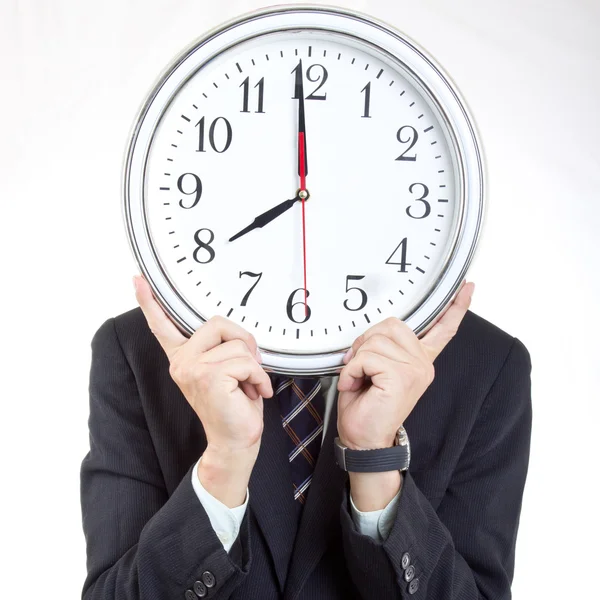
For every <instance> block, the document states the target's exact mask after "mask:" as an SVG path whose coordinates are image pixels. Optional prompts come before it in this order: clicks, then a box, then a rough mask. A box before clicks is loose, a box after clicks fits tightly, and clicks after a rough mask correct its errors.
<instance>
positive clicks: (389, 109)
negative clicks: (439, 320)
mask: <svg viewBox="0 0 600 600" xmlns="http://www.w3.org/2000/svg"><path fill="white" fill-rule="evenodd" d="M316 12H317V13H321V11H316ZM323 14H327V16H328V17H329V18H333V21H332V23H338V26H339V29H337V30H336V29H335V28H333V27H332V26H331V25H330V29H328V30H323V29H320V28H317V27H310V26H308V25H305V26H303V27H297V28H291V29H287V28H286V29H284V30H281V29H279V27H283V25H284V23H282V22H281V18H282V17H283V16H285V17H287V18H289V17H290V16H292V15H291V14H289V13H285V14H284V15H279V17H280V20H279V24H278V23H277V21H276V22H272V23H271V25H270V26H263V28H262V29H261V28H260V27H258V31H256V30H254V32H253V35H250V32H248V33H247V35H245V36H241V38H240V37H239V31H236V27H230V28H226V29H224V30H223V31H222V32H221V33H220V34H217V35H216V36H213V37H212V38H210V40H209V42H210V41H212V42H214V41H215V40H217V41H218V40H219V37H224V36H225V37H226V36H227V35H229V36H231V35H234V34H236V35H237V36H238V37H234V43H231V42H230V41H229V40H221V46H222V47H221V48H220V50H219V49H218V48H217V51H215V52H214V53H213V54H212V55H211V56H210V57H208V56H204V59H200V58H199V57H195V54H196V53H197V52H200V51H201V50H203V49H204V50H205V51H206V48H204V46H203V45H202V44H200V45H198V46H197V47H195V49H193V51H191V52H188V53H187V55H186V58H185V59H184V60H179V62H178V63H177V64H175V65H174V66H173V67H172V68H171V69H170V70H168V71H167V74H166V76H165V78H166V79H165V78H163V83H165V85H164V86H161V88H160V89H159V90H156V89H155V92H154V94H152V95H151V96H150V98H149V100H148V101H147V103H146V106H145V107H144V109H143V111H142V115H141V116H140V118H139V119H138V127H137V129H136V131H135V132H134V135H133V137H132V144H131V147H130V152H129V158H131V156H132V154H134V153H135V151H137V153H138V154H139V155H141V157H140V158H139V165H138V166H139V170H138V169H135V164H134V163H133V162H131V161H129V162H128V163H127V165H126V167H127V169H126V214H127V216H128V217H129V219H130V214H131V212H132V211H131V207H132V201H131V183H132V180H133V179H136V178H137V179H136V181H137V187H136V190H137V191H136V193H135V194H134V196H135V198H137V199H138V200H139V204H138V205H136V206H137V209H136V211H134V212H135V214H136V215H137V217H138V218H139V222H140V226H139V227H138V232H137V235H136V231H135V226H134V223H133V221H131V220H129V219H128V225H129V228H128V231H129V233H130V240H131V242H132V246H133V248H134V252H135V253H136V257H137V258H138V260H139V262H140V265H141V267H142V268H143V269H144V270H145V271H147V273H146V276H147V278H148V279H149V281H150V283H151V284H154V285H153V288H154V289H155V292H156V293H155V295H156V296H157V297H158V299H159V300H160V301H161V303H162V304H163V306H164V307H165V308H166V309H167V310H168V312H169V313H170V314H171V315H172V316H173V317H174V319H175V320H176V322H178V323H179V324H180V325H181V326H182V327H183V328H184V329H187V330H188V331H190V332H191V331H193V330H194V329H195V328H196V327H197V326H199V325H200V324H201V323H202V322H203V321H205V320H207V319H209V318H210V317H212V316H214V315H222V316H224V317H227V318H229V319H231V320H233V321H234V322H236V323H238V324H240V325H241V326H242V327H244V328H246V329H247V330H248V331H250V332H251V333H252V334H253V335H254V336H255V338H256V339H257V342H258V344H259V346H260V347H261V349H263V351H264V354H265V355H266V357H267V361H266V362H267V365H268V363H269V360H270V358H269V357H272V361H271V362H272V366H273V367H274V369H275V370H282V371H285V370H289V369H291V370H294V371H303V370H304V369H305V367H303V366H301V365H302V364H304V365H306V364H308V363H307V362H306V361H304V363H302V359H303V358H309V359H310V358H313V359H314V358H315V357H319V356H320V357H321V359H318V358H317V361H316V362H314V361H312V362H310V365H311V366H309V367H307V368H308V369H309V370H317V371H323V370H326V369H328V368H329V369H331V368H332V367H334V366H335V365H336V364H337V365H339V364H340V363H341V355H343V352H344V351H345V349H346V348H348V347H349V346H350V345H351V344H352V342H353V341H354V340H355V339H356V337H357V336H358V335H360V334H361V333H362V332H364V331H365V330H366V329H367V328H368V327H370V326H371V325H373V324H375V323H377V322H378V321H381V320H383V319H385V318H386V317H389V316H395V317H399V318H401V319H403V320H408V319H409V318H410V317H411V315H415V313H416V311H418V309H419V308H422V307H423V305H424V303H425V301H427V300H428V299H429V300H431V297H432V295H433V293H434V291H435V290H436V288H437V287H439V284H440V281H441V280H442V279H443V277H444V275H445V274H447V272H448V270H449V267H450V265H451V263H452V259H453V258H454V259H456V257H455V255H456V250H457V240H458V238H459V233H460V231H461V226H462V225H464V221H465V213H466V211H465V209H466V207H467V205H468V202H467V200H468V197H466V196H465V181H464V172H463V171H464V167H465V157H464V155H463V153H461V147H460V144H458V143H457V138H456V130H455V128H453V127H452V123H451V122H450V121H449V120H448V116H447V114H446V112H445V111H444V106H441V105H440V102H439V98H437V97H436V96H435V95H434V94H433V92H432V90H431V89H430V88H429V87H428V86H426V85H425V83H424V82H423V81H422V79H420V78H419V76H418V73H416V72H415V71H414V68H411V67H410V65H407V63H406V62H403V61H401V60H400V59H399V57H398V56H397V55H393V54H390V52H389V51H388V49H386V48H385V47H384V45H383V44H381V43H379V44H376V43H374V41H372V40H371V41H369V40H367V39H365V37H364V36H363V37H357V36H356V35H352V32H350V31H347V30H345V29H346V28H345V27H342V23H346V21H348V16H347V15H342V14H337V15H335V14H330V13H323ZM267 16H270V17H271V18H273V16H274V15H267ZM275 16H277V15H275ZM304 18H306V17H305V16H304ZM336 19H337V20H336ZM298 20H301V19H300V17H299V16H298V15H296V21H298ZM294 22H295V21H294V19H292V20H291V21H290V23H292V24H293V23H294ZM369 27H371V28H373V27H372V26H369ZM255 29H256V25H255ZM388 35H391V34H388ZM205 45H206V44H205ZM184 67H185V68H184ZM170 78H173V79H174V81H175V83H174V82H173V81H171V82H170V87H169V85H166V84H168V83H169V81H170ZM299 81H301V83H302V85H303V94H302V100H303V102H301V97H300V92H299V88H298V82H299ZM162 88H168V89H169V93H168V96H167V95H166V93H164V90H163V89H162ZM161 90H162V91H163V93H164V94H163V95H164V96H165V97H164V98H162V99H160V100H159V99H158V98H159V96H160V91H161ZM302 104H303V106H301V105H302ZM302 110H303V111H304V127H303V130H304V132H305V133H304V136H305V137H304V142H305V153H306V154H305V156H304V158H303V159H300V157H299V141H298V140H299V135H298V134H299V121H300V113H301V111H302ZM140 125H142V126H145V127H146V128H147V129H148V131H149V134H148V135H147V136H146V137H145V139H142V138H141V137H140V136H139V135H138V132H139V130H141V129H143V127H140ZM300 160H304V163H303V164H304V165H305V172H306V178H305V189H306V191H307V192H308V194H309V196H308V199H306V200H301V199H298V196H297V192H298V190H299V188H300V187H301V185H300V183H301V180H300V173H299V172H300V171H302V166H301V165H300V164H299V163H300ZM128 186H129V187H128ZM294 199H295V200H294ZM287 200H290V202H288V203H287V204H282V203H284V202H285V201H287ZM480 200H481V198H480V197H479V196H476V197H475V202H476V203H479V202H480ZM471 204H473V201H472V202H471ZM280 205H281V206H280ZM276 207H279V208H276ZM284 208H285V210H283V209H284ZM270 209H275V210H276V211H277V213H278V215H277V216H276V217H274V218H273V217H272V213H267V211H269V210H270ZM265 213H267V214H266V215H265ZM269 215H271V216H269ZM479 216H480V215H479ZM471 220H473V217H471ZM256 225H261V226H256ZM477 230H478V219H477ZM142 231H143V234H144V235H143V236H141V235H140V232H142ZM142 237H143V238H144V240H142V239H141V238H142ZM476 237H477V236H476V235H474V234H473V233H471V236H470V239H469V240H467V246H468V248H467V252H466V253H464V257H463V258H462V259H460V258H459V259H458V264H455V266H454V270H455V274H454V278H453V279H454V280H453V281H452V282H451V284H450V283H447V284H446V289H445V291H444V293H443V294H439V298H438V301H437V306H436V307H435V308H436V309H437V310H438V312H439V310H441V309H442V308H443V303H444V301H446V302H447V300H448V296H449V295H450V293H451V292H452V291H455V290H456V286H457V284H458V283H460V278H461V275H462V272H463V271H464V269H465V268H466V263H467V262H468V260H470V257H471V254H472V250H473V244H474V239H475V238H476ZM232 238H234V239H232ZM144 245H145V255H146V256H147V258H146V259H144V256H143V255H144V252H140V247H142V246H144ZM465 257H466V258H465ZM305 282H306V286H305ZM453 286H454V287H453ZM182 307H184V309H182ZM431 315H432V309H431V308H430V309H429V315H427V316H429V317H431ZM423 323H424V321H423V320H421V323H420V324H419V325H421V326H423ZM324 356H328V358H324ZM331 357H334V358H333V360H332V358H331ZM294 358H296V359H298V360H296V362H294ZM288 359H291V362H290V360H288ZM282 361H283V362H282Z"/></svg>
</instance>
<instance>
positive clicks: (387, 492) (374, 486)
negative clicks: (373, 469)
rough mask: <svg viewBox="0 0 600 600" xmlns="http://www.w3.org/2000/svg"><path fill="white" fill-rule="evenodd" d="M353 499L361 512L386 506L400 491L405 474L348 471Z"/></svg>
mask: <svg viewBox="0 0 600 600" xmlns="http://www.w3.org/2000/svg"><path fill="white" fill-rule="evenodd" d="M348 478H349V481H350V491H351V493H352V501H353V502H354V505H355V506H356V508H357V509H358V510H360V511H361V512H370V511H374V510H381V509H383V508H385V507H386V506H387V505H388V504H389V503H390V501H391V500H392V498H394V496H395V495H396V494H397V493H398V492H399V491H400V489H401V487H402V482H403V475H402V473H401V472H400V471H382V472H379V473H355V472H350V473H348Z"/></svg>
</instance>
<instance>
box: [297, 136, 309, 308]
mask: <svg viewBox="0 0 600 600" xmlns="http://www.w3.org/2000/svg"><path fill="white" fill-rule="evenodd" d="M298 155H299V157H300V191H304V192H306V164H305V157H304V132H303V131H300V132H299V133H298ZM301 201H302V254H303V258H304V316H305V317H307V318H308V302H307V292H306V214H305V210H304V202H305V198H301Z"/></svg>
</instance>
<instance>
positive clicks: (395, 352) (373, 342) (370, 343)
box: [355, 333, 414, 362]
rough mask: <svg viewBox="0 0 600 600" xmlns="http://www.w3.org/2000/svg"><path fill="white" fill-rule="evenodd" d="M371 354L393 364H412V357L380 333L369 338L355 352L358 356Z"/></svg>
mask: <svg viewBox="0 0 600 600" xmlns="http://www.w3.org/2000/svg"><path fill="white" fill-rule="evenodd" d="M365 351H366V352H373V353H375V354H379V355H381V356H385V357H386V358H389V359H390V360H393V361H395V362H413V361H414V357H413V356H412V355H411V354H410V353H409V352H407V351H406V350H405V349H404V348H403V347H402V346H400V345H399V344H397V343H396V342H395V341H394V340H392V339H390V338H389V337H387V336H386V335H383V334H381V333H375V334H373V335H372V336H370V337H369V339H367V340H366V341H365V342H364V343H363V344H362V345H361V346H360V347H359V348H358V350H357V351H356V355H355V356H358V355H359V354H360V353H361V352H365Z"/></svg>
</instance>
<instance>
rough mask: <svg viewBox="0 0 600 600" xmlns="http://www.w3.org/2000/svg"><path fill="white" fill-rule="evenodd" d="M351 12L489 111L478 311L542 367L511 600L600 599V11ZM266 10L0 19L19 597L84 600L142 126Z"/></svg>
mask: <svg viewBox="0 0 600 600" xmlns="http://www.w3.org/2000/svg"><path fill="white" fill-rule="evenodd" d="M339 2H340V4H341V5H343V6H346V7H350V8H355V9H358V10H361V11H364V12H367V13H370V14H372V15H374V16H376V17H379V18H382V19H384V20H386V21H388V22H389V23H391V24H393V25H395V26H396V27H398V28H399V29H400V30H401V31H403V32H405V33H406V34H407V35H409V36H410V37H412V38H413V39H414V40H416V41H417V42H418V43H420V44H421V45H422V46H424V47H425V48H426V49H427V50H428V51H429V52H431V53H432V54H433V56H434V57H436V58H437V60H438V61H439V62H440V63H441V64H442V65H443V67H444V68H445V69H446V70H447V71H448V72H449V73H450V75H451V76H452V78H453V79H454V81H455V82H456V84H457V85H458V87H459V89H460V90H461V91H462V93H463V95H464V96H465V98H466V99H467V102H468V104H469V106H470V108H471V110H472V112H473V114H474V117H475V120H476V122H477V125H478V127H479V130H480V132H481V136H482V141H483V145H484V149H485V153H486V157H487V165H488V175H489V180H488V181H489V195H488V200H489V208H488V215H487V219H486V223H485V228H484V230H483V237H482V241H481V245H480V247H479V250H478V254H477V256H476V260H475V262H474V263H473V266H472V269H471V271H470V276H469V277H468V279H469V280H473V281H475V283H476V290H475V296H474V299H473V304H472V307H471V310H473V311H474V312H476V313H478V314H479V315H481V316H482V317H484V318H485V319H487V320H489V321H491V322H493V323H495V324H496V325H498V326H499V327H501V328H503V329H504V330H506V331H507V332H508V333H510V334H512V335H515V336H517V337H518V338H519V339H521V340H522V341H523V342H524V343H525V345H526V346H527V347H528V349H529V351H530V353H531V356H532V361H533V373H532V379H533V401H534V430H533V440H532V451H531V461H530V471H529V477H528V481H527V486H526V490H525V498H524V504H523V510H522V515H521V525H520V532H519V539H518V544H517V558H516V572H515V579H514V586H513V592H514V598H515V599H516V600H530V599H531V598H545V599H555V598H556V599H558V598H563V597H565V594H567V595H568V596H569V597H570V598H591V597H599V596H596V595H595V594H597V590H596V586H595V585H594V583H593V582H594V578H595V575H596V572H597V568H598V560H599V559H600V552H599V550H598V542H597V540H598V539H599V536H600V526H599V525H600V523H599V516H598V515H599V514H600V511H599V510H598V498H599V496H598V494H597V493H596V490H597V489H598V487H597V479H598V475H597V473H598V470H599V468H600V465H599V460H600V453H599V451H598V426H599V425H600V419H599V413H600V411H599V409H598V400H600V395H599V393H598V389H599V388H600V378H599V376H598V373H599V371H600V369H599V368H598V364H597V363H598V359H599V358H600V357H599V353H598V351H597V343H598V339H599V337H600V331H599V328H598V318H597V313H596V308H597V306H598V302H599V300H600V290H599V284H598V260H599V258H600V256H599V254H600V252H599V243H598V241H597V240H598V237H597V236H598V224H599V221H600V210H599V208H598V203H599V201H600V197H599V194H598V190H599V189H600V164H599V163H600V151H599V149H598V148H599V144H600V141H599V137H600V116H599V115H600V110H599V109H598V107H599V106H600V101H599V98H598V96H599V92H600V85H599V83H598V82H599V80H600V77H599V75H600V3H598V2H596V1H593V0H588V1H584V0H578V1H573V0H562V1H557V0H554V1H548V0H546V1H542V0H537V1H533V0H526V1H520V0H504V1H503V2H498V1H497V0H484V1H482V0H461V1H456V2H451V3H449V2H446V1H444V0H436V1H429V2H419V3H417V2H408V1H404V0H403V1H393V2H392V1H383V0H380V1H371V2H357V1H354V2H350V1H347V2H342V0H339ZM259 6H263V5H262V4H260V3H259V2H254V1H250V0H246V1H238V2H200V1H198V0H194V1H180V2H173V1H167V0H152V1H148V0H120V1H119V2H117V1H116V0H112V1H106V2H94V3H92V2H76V1H75V0H54V1H53V2H44V1H43V0H38V1H34V0H29V1H27V0H23V1H19V2H16V1H14V0H13V1H9V0H3V2H2V3H1V5H0V61H1V65H0V66H1V73H2V83H1V84H0V85H1V88H0V89H1V93H0V109H1V110H0V115H1V116H0V119H1V120H0V169H1V171H0V175H1V176H0V202H1V205H0V208H1V213H0V214H1V217H0V224H1V232H2V234H1V236H0V244H1V253H0V256H1V259H0V260H1V261H2V264H1V268H2V271H1V272H2V312H1V314H2V327H1V328H0V331H1V335H2V338H3V346H2V351H1V352H2V361H1V363H0V364H1V365H2V379H3V384H2V406H3V413H2V419H1V425H0V427H1V431H0V440H1V442H0V443H1V448H0V456H1V461H2V463H1V467H2V471H1V472H2V490H3V493H2V497H1V498H2V500H1V508H2V513H3V524H2V532H1V534H0V539H1V540H2V546H3V547H4V551H8V553H9V554H8V562H7V561H6V557H5V558H4V559H3V571H4V577H3V581H2V593H1V595H2V597H3V598H16V597H18V596H17V594H18V595H22V594H23V592H26V591H29V590H30V591H31V592H32V593H34V594H42V595H43V596H44V598H60V599H61V600H62V599H68V598H77V597H79V595H80V593H81V592H80V590H81V586H82V584H83V580H84V578H85V545H84V538H83V534H82V530H81V513H80V506H79V467H80V463H81V460H82V458H83V456H84V455H85V453H86V452H87V449H88V437H87V436H88V432H87V416H88V377H89V367H90V341H91V338H92V336H93V334H94V332H95V331H96V330H97V328H98V327H99V326H100V325H101V324H102V323H103V322H104V320H106V319H107V318H108V317H111V316H115V315H117V314H119V313H121V312H124V311H126V310H129V309H131V308H134V307H135V306H137V303H136V300H135V297H134V294H133V288H132V284H131V276H132V275H133V274H134V273H135V272H136V266H135V263H134V261H133V258H132V257H131V254H130V250H129V247H128V245H127V240H126V237H125V232H124V228H123V224H122V221H121V212H120V210H121V209H120V201H121V198H120V175H121V161H122V157H123V152H124V148H125V144H126V141H127V135H128V132H129V128H130V126H131V123H132V120H133V118H134V115H135V113H136V111H137V109H138V106H139V104H140V103H141V101H142V99H143V98H144V96H145V94H146V93H147V91H148V89H149V87H150V86H151V85H152V84H153V82H154V81H155V79H156V77H157V75H158V74H159V72H160V71H161V70H162V69H163V67H164V66H166V64H167V63H168V62H169V61H170V60H171V59H172V57H173V56H174V55H176V54H178V53H179V51H180V50H181V49H183V48H184V47H185V46H187V45H188V43H190V42H191V41H192V40H194V39H195V38H197V37H198V36H200V35H201V34H202V33H203V32H204V31H205V30H207V29H209V28H211V27H213V26H215V25H217V24H219V23H220V22H222V21H223V20H226V19H229V18H232V17H234V16H236V15H238V14H240V13H242V12H246V11H247V10H250V9H253V8H257V7H259Z"/></svg>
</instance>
